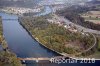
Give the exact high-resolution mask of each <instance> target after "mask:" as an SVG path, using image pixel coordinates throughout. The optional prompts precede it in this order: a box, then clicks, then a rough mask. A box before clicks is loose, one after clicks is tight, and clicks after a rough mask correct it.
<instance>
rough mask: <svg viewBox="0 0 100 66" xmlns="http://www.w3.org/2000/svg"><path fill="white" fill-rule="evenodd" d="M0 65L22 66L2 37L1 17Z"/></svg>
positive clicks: (0, 23)
mask: <svg viewBox="0 0 100 66" xmlns="http://www.w3.org/2000/svg"><path fill="white" fill-rule="evenodd" d="M0 48H2V50H0V66H22V65H21V62H20V61H19V60H18V59H17V56H16V55H15V54H14V53H13V52H11V51H9V49H8V46H7V43H6V41H5V39H4V37H3V31H2V19H1V17H0Z"/></svg>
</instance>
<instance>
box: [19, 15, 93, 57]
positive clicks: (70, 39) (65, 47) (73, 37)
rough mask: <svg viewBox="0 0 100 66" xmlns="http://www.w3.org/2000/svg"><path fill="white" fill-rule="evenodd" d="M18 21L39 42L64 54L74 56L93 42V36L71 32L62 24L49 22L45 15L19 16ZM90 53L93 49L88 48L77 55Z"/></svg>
mask: <svg viewBox="0 0 100 66" xmlns="http://www.w3.org/2000/svg"><path fill="white" fill-rule="evenodd" d="M19 22H20V24H21V25H22V26H23V27H24V28H25V29H26V30H28V32H30V34H32V36H33V37H34V38H35V39H36V40H37V41H38V42H39V43H40V44H43V46H45V47H47V48H49V49H52V50H54V51H57V52H59V53H60V54H62V55H64V56H65V55H66V56H67V55H69V56H70V55H72V56H75V54H77V53H80V52H82V51H84V50H86V49H88V47H90V46H91V45H92V44H93V42H94V39H93V36H91V35H89V34H88V36H86V35H82V34H81V33H71V32H70V31H68V30H66V29H65V28H64V27H63V26H59V25H58V24H54V23H49V22H48V21H47V17H45V16H41V17H34V18H33V17H19ZM92 53H94V52H93V50H90V51H89V53H82V54H81V55H79V56H87V55H90V54H92Z"/></svg>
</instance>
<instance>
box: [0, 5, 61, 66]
mask: <svg viewBox="0 0 100 66" xmlns="http://www.w3.org/2000/svg"><path fill="white" fill-rule="evenodd" d="M47 8H48V7H47ZM46 10H49V9H46ZM48 13H50V11H49V12H48ZM45 14H47V11H46V13H45ZM45 14H44V13H43V15H45ZM40 15H41V14H40ZM0 16H2V23H3V34H4V37H5V40H6V41H7V43H8V47H9V49H10V50H11V51H12V52H14V53H15V54H16V55H17V57H20V58H30V57H35V58H39V57H49V58H50V57H54V56H59V54H57V53H55V52H53V51H51V50H48V49H47V48H45V47H43V46H41V45H40V44H39V43H38V42H37V41H36V40H34V39H32V37H31V36H30V35H29V34H28V32H27V31H26V30H25V29H24V28H23V27H22V26H21V25H20V24H19V22H18V16H17V15H13V14H7V13H4V12H0ZM30 62H32V61H30ZM44 65H46V66H58V64H51V63H48V62H47V64H46V63H45V64H44V63H41V64H39V63H34V64H26V66H44ZM59 65H60V64H59ZM61 65H63V64H61Z"/></svg>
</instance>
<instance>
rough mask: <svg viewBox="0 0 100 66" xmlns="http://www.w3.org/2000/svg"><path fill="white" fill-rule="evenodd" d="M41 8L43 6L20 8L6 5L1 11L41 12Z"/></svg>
mask: <svg viewBox="0 0 100 66" xmlns="http://www.w3.org/2000/svg"><path fill="white" fill-rule="evenodd" d="M41 9H43V7H38V8H33V9H31V8H22V7H6V8H4V9H2V11H5V12H8V13H14V14H19V15H22V14H24V13H30V12H31V13H36V12H41Z"/></svg>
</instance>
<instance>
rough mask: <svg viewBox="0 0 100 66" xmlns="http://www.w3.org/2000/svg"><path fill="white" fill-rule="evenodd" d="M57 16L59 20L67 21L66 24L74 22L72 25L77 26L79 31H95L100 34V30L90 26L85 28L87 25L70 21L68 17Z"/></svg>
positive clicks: (94, 32)
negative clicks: (83, 25)
mask: <svg viewBox="0 0 100 66" xmlns="http://www.w3.org/2000/svg"><path fill="white" fill-rule="evenodd" d="M56 18H57V19H58V20H59V21H63V22H65V23H66V25H69V24H72V25H74V26H76V28H77V30H78V31H83V32H89V33H93V34H100V31H98V30H93V29H89V28H85V27H82V26H80V25H77V24H74V23H72V22H71V21H69V20H68V19H66V18H64V16H56Z"/></svg>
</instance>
